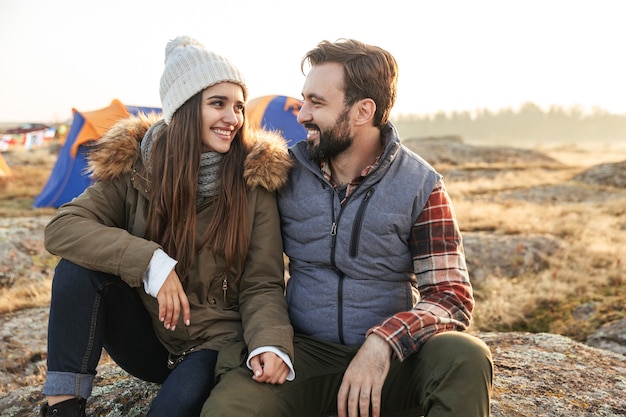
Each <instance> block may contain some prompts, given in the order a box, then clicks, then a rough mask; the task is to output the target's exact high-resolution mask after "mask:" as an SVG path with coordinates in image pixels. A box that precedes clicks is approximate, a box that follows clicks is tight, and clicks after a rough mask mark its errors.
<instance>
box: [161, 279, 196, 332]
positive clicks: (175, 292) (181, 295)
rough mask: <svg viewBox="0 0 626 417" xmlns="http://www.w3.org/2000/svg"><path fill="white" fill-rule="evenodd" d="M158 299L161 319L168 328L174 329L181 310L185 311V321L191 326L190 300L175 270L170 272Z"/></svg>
mask: <svg viewBox="0 0 626 417" xmlns="http://www.w3.org/2000/svg"><path fill="white" fill-rule="evenodd" d="M157 301H158V302H159V320H161V321H162V322H163V326H164V327H165V328H166V329H170V330H172V331H174V329H176V323H178V317H179V316H180V310H181V309H182V311H183V321H184V322H185V324H186V325H187V326H189V320H190V319H191V313H190V311H189V300H188V299H187V294H185V291H184V290H183V286H182V285H181V284H180V279H179V278H178V274H177V273H176V271H175V270H173V269H172V271H171V272H170V273H169V275H168V276H167V278H166V279H165V282H163V285H162V286H161V289H160V290H159V292H158V293H157Z"/></svg>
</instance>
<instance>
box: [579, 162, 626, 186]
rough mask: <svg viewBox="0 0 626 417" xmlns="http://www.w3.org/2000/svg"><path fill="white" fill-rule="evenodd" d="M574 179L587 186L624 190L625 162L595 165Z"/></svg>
mask: <svg viewBox="0 0 626 417" xmlns="http://www.w3.org/2000/svg"><path fill="white" fill-rule="evenodd" d="M574 179H575V180H577V181H581V182H584V183H587V184H595V185H610V186H612V187H618V188H626V161H622V162H616V163H608V164H600V165H595V166H593V167H591V168H589V169H588V170H586V171H584V172H582V173H580V174H578V175H577V176H576V177H574Z"/></svg>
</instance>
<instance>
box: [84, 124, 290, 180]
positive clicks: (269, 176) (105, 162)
mask: <svg viewBox="0 0 626 417" xmlns="http://www.w3.org/2000/svg"><path fill="white" fill-rule="evenodd" d="M158 121H159V117H157V116H155V115H152V114H151V115H143V114H140V115H138V116H132V117H128V118H125V119H122V120H120V121H119V122H117V123H116V124H115V125H114V126H113V127H111V129H109V130H108V131H107V133H105V134H104V136H102V138H100V139H98V140H96V141H94V142H92V144H91V145H90V150H89V154H88V157H87V158H88V166H89V172H90V174H91V177H92V178H93V179H94V180H110V179H112V178H116V177H118V176H120V175H123V174H125V173H128V172H130V171H132V169H133V166H134V165H135V163H136V162H137V160H139V159H141V150H140V145H141V140H142V139H143V137H144V135H145V134H146V132H147V131H148V129H149V128H150V126H152V125H153V124H155V123H157V122H158ZM248 139H249V141H250V143H252V149H251V151H250V153H249V154H248V156H247V157H246V160H245V162H244V168H245V169H244V177H245V179H246V183H247V184H248V186H249V187H251V188H252V187H255V186H260V187H263V188H265V189H267V190H268V191H272V192H273V191H278V190H279V189H280V188H281V187H282V186H283V185H284V184H285V182H286V181H287V175H288V173H289V170H290V169H291V167H292V165H293V163H292V160H291V157H290V156H289V152H288V150H287V143H286V141H285V139H284V138H283V137H282V136H281V135H280V133H278V132H270V131H266V130H262V129H249V136H248Z"/></svg>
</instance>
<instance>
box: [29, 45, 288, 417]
mask: <svg viewBox="0 0 626 417" xmlns="http://www.w3.org/2000/svg"><path fill="white" fill-rule="evenodd" d="M160 94H161V100H162V107H163V120H158V121H157V120H156V118H154V117H149V116H141V117H137V118H129V119H125V120H123V121H121V122H119V123H118V124H117V125H115V126H114V127H113V128H112V129H111V130H110V131H109V132H108V133H107V134H106V135H105V136H104V137H103V138H101V139H100V140H98V141H96V142H95V145H94V148H93V150H92V151H91V152H90V157H89V158H90V161H89V164H90V168H91V171H92V175H93V177H94V179H95V180H96V181H95V183H94V185H92V186H91V187H89V188H88V189H87V190H85V192H84V193H83V194H82V195H81V196H79V197H78V198H76V199H74V200H73V201H72V202H70V203H68V204H66V205H64V206H62V207H61V208H60V209H59V211H58V213H57V214H56V216H55V217H54V218H53V219H52V221H51V222H50V224H49V225H48V226H47V227H46V230H45V245H46V249H47V250H49V251H50V252H51V253H53V254H56V255H58V256H61V257H62V260H61V261H60V263H59V265H58V266H57V269H56V270H55V276H54V280H53V284H52V301H51V306H50V322H49V327H48V371H47V374H46V382H45V385H44V389H43V393H44V395H46V396H47V403H46V404H45V405H44V406H43V407H42V410H41V415H42V416H51V415H55V416H56V417H62V416H84V415H85V402H86V398H88V397H89V395H90V393H91V389H92V384H93V378H94V375H95V373H96V366H97V363H98V361H99V358H100V353H101V348H102V347H104V348H105V349H106V350H107V352H108V353H109V355H110V356H111V357H112V358H113V360H115V362H117V363H118V364H119V365H120V366H121V367H122V368H124V369H125V370H126V371H128V372H129V373H130V374H132V375H135V376H137V377H138V378H141V379H143V380H146V381H152V382H157V383H160V384H162V386H161V388H160V390H159V393H158V394H157V396H156V397H155V398H154V399H153V401H152V403H151V407H150V410H149V412H148V415H149V416H151V417H152V416H173V415H175V416H197V415H199V413H200V409H201V407H202V404H203V402H204V400H205V399H206V397H207V396H208V395H209V393H210V391H211V389H212V387H213V385H214V384H215V382H216V381H215V378H214V370H215V366H216V362H217V356H218V351H219V350H220V349H222V348H224V347H225V346H227V345H230V346H237V343H238V342H239V343H241V341H245V343H246V345H247V348H248V352H250V354H249V355H248V360H247V365H248V367H249V368H250V369H251V371H250V375H251V377H252V378H253V379H255V380H256V381H258V382H265V383H271V384H282V383H283V382H284V381H285V380H287V379H292V378H293V369H292V365H291V360H292V357H293V346H292V336H293V330H292V328H291V325H290V323H289V319H288V315H287V309H286V302H285V298H284V293H283V291H284V279H283V258H282V241H281V237H280V229H279V219H278V211H277V207H276V200H275V196H274V192H275V191H276V190H278V189H279V188H280V187H281V186H282V184H283V182H284V178H286V174H287V171H288V170H289V168H290V162H289V157H288V155H287V150H286V146H285V143H284V141H283V140H282V138H280V137H279V136H278V135H275V134H269V133H267V132H263V133H262V132H250V131H248V130H247V128H246V124H245V122H244V105H245V100H246V94H247V89H246V85H245V82H244V79H243V77H242V76H241V74H240V72H239V71H238V70H237V68H235V67H234V66H233V65H232V64H231V63H230V62H229V61H228V60H226V59H225V58H223V57H221V56H219V55H217V54H215V53H213V52H211V51H208V50H206V49H205V48H204V47H203V46H202V45H201V44H200V43H199V42H197V41H196V40H194V39H192V38H190V37H186V36H183V37H178V38H176V39H174V40H172V41H170V42H169V43H168V45H167V47H166V59H165V70H164V72H163V75H162V77H161V88H160ZM243 359H245V357H244V358H243Z"/></svg>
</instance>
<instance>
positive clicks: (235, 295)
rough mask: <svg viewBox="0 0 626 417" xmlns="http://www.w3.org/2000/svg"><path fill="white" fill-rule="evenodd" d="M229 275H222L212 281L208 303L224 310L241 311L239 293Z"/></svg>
mask: <svg viewBox="0 0 626 417" xmlns="http://www.w3.org/2000/svg"><path fill="white" fill-rule="evenodd" d="M231 281H233V279H232V278H229V276H228V275H227V274H220V275H218V276H216V277H214V278H213V279H212V280H211V285H210V287H209V293H208V297H207V302H208V303H209V305H211V306H214V307H217V308H222V309H224V310H235V311H238V310H239V291H238V290H237V287H236V286H235V285H233V283H232V282H231Z"/></svg>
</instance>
